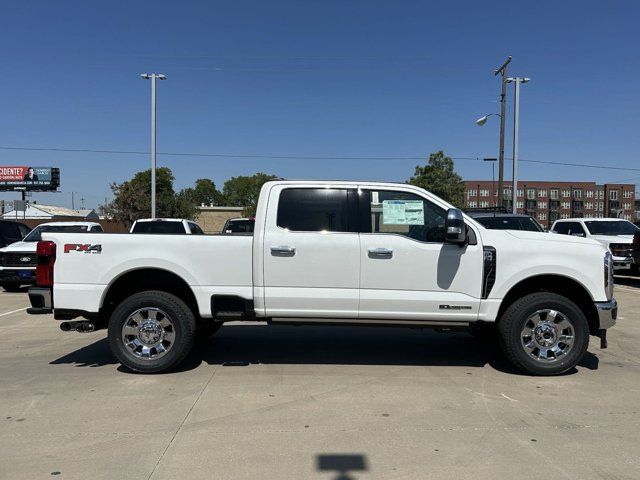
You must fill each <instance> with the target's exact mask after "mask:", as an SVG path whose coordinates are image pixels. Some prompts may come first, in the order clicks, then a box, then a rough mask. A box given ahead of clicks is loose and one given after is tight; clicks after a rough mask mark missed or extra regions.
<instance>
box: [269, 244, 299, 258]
mask: <svg viewBox="0 0 640 480" xmlns="http://www.w3.org/2000/svg"><path fill="white" fill-rule="evenodd" d="M295 254H296V248H295V247H290V246H288V245H278V246H277V247H271V255H274V256H276V257H293V256H294V255H295Z"/></svg>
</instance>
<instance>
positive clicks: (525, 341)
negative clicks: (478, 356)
mask: <svg viewBox="0 0 640 480" xmlns="http://www.w3.org/2000/svg"><path fill="white" fill-rule="evenodd" d="M498 328H499V332H500V344H501V346H502V350H503V351H504V353H505V355H506V357H507V358H508V359H509V360H510V361H511V363H512V364H513V365H515V366H516V367H518V368H519V369H521V370H524V371H525V372H527V373H530V374H533V375H559V374H561V373H564V372H566V371H568V370H570V369H572V368H573V367H575V366H576V364H577V363H578V362H579V361H580V360H581V359H582V357H583V356H584V354H585V352H586V351H587V347H588V345H589V325H588V323H587V319H586V317H585V315H584V313H583V312H582V311H581V310H580V309H579V308H578V306H577V305H576V304H575V303H573V302H572V301H571V300H569V299H568V298H566V297H563V296H561V295H557V294H555V293H548V292H539V293H532V294H530V295H526V296H525V297H522V298H520V299H518V300H516V301H515V302H514V303H513V304H511V305H510V306H509V307H508V308H507V309H506V310H505V312H504V315H503V316H502V318H501V319H500V321H499V324H498Z"/></svg>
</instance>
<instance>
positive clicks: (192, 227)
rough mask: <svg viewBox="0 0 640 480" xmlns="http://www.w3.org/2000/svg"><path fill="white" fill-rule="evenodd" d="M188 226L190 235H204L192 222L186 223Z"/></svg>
mask: <svg viewBox="0 0 640 480" xmlns="http://www.w3.org/2000/svg"><path fill="white" fill-rule="evenodd" d="M187 223H188V224H189V230H191V235H204V232H203V231H202V229H201V228H200V227H199V226H198V225H197V224H195V223H193V222H187Z"/></svg>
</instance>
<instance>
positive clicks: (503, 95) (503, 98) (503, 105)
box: [494, 55, 515, 207]
mask: <svg viewBox="0 0 640 480" xmlns="http://www.w3.org/2000/svg"><path fill="white" fill-rule="evenodd" d="M511 58H512V57H511V55H509V56H508V57H507V60H505V62H504V63H503V64H502V66H501V67H500V68H498V69H496V70H495V72H494V76H495V75H498V74H499V73H500V74H501V75H502V78H501V91H500V151H499V152H498V205H499V206H501V207H503V206H504V203H503V198H502V193H503V183H504V128H505V117H506V115H507V65H509V63H510V62H511ZM514 203H515V201H514Z"/></svg>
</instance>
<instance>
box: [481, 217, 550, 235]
mask: <svg viewBox="0 0 640 480" xmlns="http://www.w3.org/2000/svg"><path fill="white" fill-rule="evenodd" d="M475 220H477V221H478V222H480V223H481V224H482V225H484V226H485V227H487V228H491V229H494V230H526V231H528V232H544V228H542V227H541V226H540V224H539V223H538V222H536V221H535V219H533V218H531V217H504V216H496V217H480V218H476V219H475Z"/></svg>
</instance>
